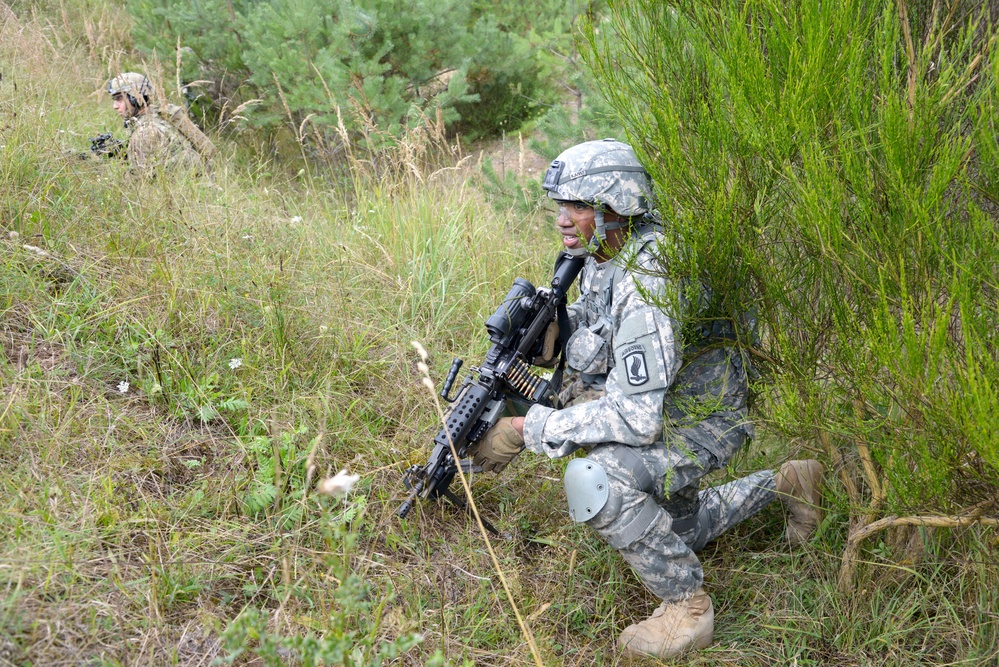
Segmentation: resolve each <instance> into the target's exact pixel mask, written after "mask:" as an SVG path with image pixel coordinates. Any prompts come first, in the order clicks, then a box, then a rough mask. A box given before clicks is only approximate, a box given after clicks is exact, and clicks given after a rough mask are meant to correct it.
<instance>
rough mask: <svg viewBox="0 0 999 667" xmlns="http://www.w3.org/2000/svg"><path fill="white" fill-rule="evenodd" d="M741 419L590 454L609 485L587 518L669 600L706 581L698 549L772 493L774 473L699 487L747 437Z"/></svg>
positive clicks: (731, 417)
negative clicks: (606, 495)
mask: <svg viewBox="0 0 999 667" xmlns="http://www.w3.org/2000/svg"><path fill="white" fill-rule="evenodd" d="M740 415H741V416H740ZM743 423H745V411H744V410H740V411H738V412H737V413H729V414H727V415H724V416H717V417H716V416H712V417H708V418H707V419H705V420H703V421H701V422H700V423H698V424H696V425H694V426H691V427H687V428H679V429H672V430H671V431H670V437H669V442H668V443H658V444H655V445H650V446H648V447H629V446H627V445H620V444H606V445H599V446H597V447H594V448H593V449H592V450H590V452H589V453H588V454H587V459H588V460H591V461H594V462H596V463H598V464H599V465H600V466H601V467H602V468H603V469H604V471H605V472H606V473H607V479H608V482H609V485H610V496H609V498H608V500H607V503H606V504H605V505H604V507H603V508H602V509H601V510H600V511H599V512H598V513H597V514H596V515H595V516H594V517H593V518H592V519H590V520H589V521H588V522H587V523H588V524H589V525H590V526H592V527H593V528H594V529H595V530H596V531H597V533H599V534H600V536H601V537H603V538H604V539H605V540H606V541H607V542H608V543H609V544H610V545H611V546H612V547H614V548H615V549H617V550H618V552H620V554H621V555H622V556H623V557H624V559H625V561H626V562H627V563H628V564H629V565H631V567H632V568H633V569H634V570H635V573H636V574H637V575H638V577H639V579H641V580H642V582H643V583H644V584H645V585H646V586H647V587H648V588H649V590H650V591H652V593H654V594H655V595H657V596H658V597H660V598H661V599H663V600H664V601H666V602H678V601H681V600H685V599H687V598H689V597H690V596H691V594H693V592H694V591H695V590H696V589H697V588H698V587H699V586H700V585H701V583H702V582H703V581H704V572H703V570H702V569H701V563H700V561H699V560H698V558H697V556H696V555H695V553H696V552H697V551H700V550H701V549H702V548H703V547H704V546H705V545H706V544H707V543H708V542H710V541H711V540H713V539H715V538H716V537H718V536H719V535H721V534H722V533H724V532H725V531H726V530H728V529H729V528H731V527H732V526H734V525H736V524H738V523H740V522H741V521H743V520H745V519H747V518H749V517H750V516H752V515H754V514H756V513H757V512H759V511H760V510H761V509H763V508H764V507H766V506H767V505H768V504H769V503H770V502H772V501H773V500H774V498H775V493H774V488H775V479H774V475H775V472H774V471H772V470H763V471H760V472H757V473H754V474H752V475H749V476H747V477H743V478H742V479H738V480H735V481H733V482H729V483H727V484H723V485H721V486H716V487H712V488H708V489H704V490H701V489H700V480H701V478H702V477H703V476H704V475H706V474H707V473H709V472H711V471H712V470H716V469H719V468H721V467H723V466H724V465H725V464H726V463H727V462H728V460H729V459H730V458H731V457H732V455H733V454H735V452H736V451H737V450H738V449H739V448H740V447H741V446H742V445H743V444H744V443H745V442H746V441H747V439H748V436H747V432H746V430H747V429H745V428H743V427H742V426H740V425H739V424H743Z"/></svg>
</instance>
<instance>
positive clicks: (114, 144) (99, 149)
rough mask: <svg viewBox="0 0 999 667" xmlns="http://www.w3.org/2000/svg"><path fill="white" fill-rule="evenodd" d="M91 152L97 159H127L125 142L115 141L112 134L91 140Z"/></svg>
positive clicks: (100, 135)
mask: <svg viewBox="0 0 999 667" xmlns="http://www.w3.org/2000/svg"><path fill="white" fill-rule="evenodd" d="M90 152H91V153H93V154H94V155H96V156H97V157H105V158H115V157H125V142H124V141H121V140H119V139H115V138H114V135H112V134H111V133H110V132H107V133H105V134H98V135H97V136H96V137H94V138H93V139H91V140H90Z"/></svg>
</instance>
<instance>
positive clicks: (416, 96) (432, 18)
mask: <svg viewBox="0 0 999 667" xmlns="http://www.w3.org/2000/svg"><path fill="white" fill-rule="evenodd" d="M129 7H130V11H131V13H132V14H133V16H134V17H135V29H134V35H135V41H136V45H137V46H138V48H139V49H140V50H142V51H143V52H144V53H145V54H146V55H147V56H152V55H153V54H154V53H156V54H157V55H158V57H159V59H160V60H164V61H169V62H173V61H174V58H173V57H172V54H173V52H174V49H175V47H176V45H177V44H178V41H179V43H180V44H181V46H182V48H181V54H180V55H181V69H182V71H181V76H182V78H183V79H184V80H186V81H194V80H205V81H209V82H211V84H212V85H211V87H210V89H209V92H208V93H207V94H208V97H210V98H211V100H212V104H213V105H214V107H215V109H214V113H215V114H217V115H219V116H220V118H219V120H221V121H223V122H224V121H225V120H226V119H227V116H226V114H227V113H228V114H231V113H232V112H233V110H234V109H235V108H236V106H237V105H238V104H239V103H241V102H244V101H248V100H249V99H251V98H258V99H261V100H262V102H261V103H260V104H259V105H257V106H254V107H252V108H248V109H245V110H244V112H243V115H245V116H246V117H247V118H249V119H250V120H251V121H252V122H253V123H254V124H256V125H257V126H264V127H274V126H276V125H278V124H280V123H285V122H287V123H289V125H290V126H293V129H294V130H295V131H296V133H297V134H298V138H299V139H302V137H303V135H304V136H310V137H311V136H312V129H311V126H310V125H309V123H311V125H312V126H315V127H316V128H317V130H316V132H319V133H320V134H321V135H323V136H326V135H327V134H329V133H328V132H327V131H326V130H327V128H330V127H331V126H332V127H334V128H335V126H336V124H337V122H338V115H337V113H336V112H335V110H334V109H335V107H339V108H340V109H341V110H342V113H341V114H340V119H342V121H343V123H344V124H345V125H346V129H347V130H349V131H351V132H354V133H357V134H362V135H364V136H366V137H367V136H368V134H367V131H368V130H370V129H371V128H372V127H378V128H379V129H380V130H381V131H382V132H383V133H385V134H382V135H380V136H395V135H398V134H400V133H401V132H402V130H403V128H405V127H412V126H415V125H416V124H419V123H420V122H422V117H423V116H424V115H430V116H433V115H434V114H435V113H436V109H440V110H442V111H443V114H444V120H445V122H447V123H449V124H455V123H457V125H456V128H457V129H459V130H460V131H462V132H466V133H469V134H471V135H473V136H486V135H491V134H496V133H498V132H499V131H501V130H502V129H505V128H509V127H516V126H519V124H520V123H521V122H523V121H524V120H525V119H527V118H529V117H531V116H532V115H535V114H536V113H537V111H538V109H539V108H541V107H539V106H538V104H537V103H536V100H537V99H539V98H544V100H546V101H547V100H548V98H549V97H550V95H548V96H546V94H545V92H544V91H543V82H542V80H541V79H540V78H539V75H538V72H537V66H536V58H535V52H534V49H533V46H532V45H531V44H530V42H529V41H528V40H527V39H526V38H525V37H523V36H521V35H520V34H518V32H517V31H516V26H505V25H501V24H500V23H499V22H498V21H497V19H496V18H495V17H494V15H493V14H492V13H491V11H492V10H491V7H490V5H488V4H483V5H482V6H475V5H472V4H469V3H466V2H459V1H457V0H446V1H444V2H427V1H425V0H420V1H417V2H408V1H406V2H404V1H402V0H363V1H360V2H348V1H346V0H344V1H341V2H335V3H332V5H331V4H330V3H324V2H319V1H318V0H278V1H275V2H251V1H249V0H232V2H229V1H225V2H223V1H221V0H204V1H203V2H194V3H191V2H187V0H133V1H132V2H131V3H130V5H129ZM306 121H308V123H307V122H306ZM459 121H460V122H459Z"/></svg>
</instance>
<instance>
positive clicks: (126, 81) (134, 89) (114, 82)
mask: <svg viewBox="0 0 999 667" xmlns="http://www.w3.org/2000/svg"><path fill="white" fill-rule="evenodd" d="M118 93H122V94H125V95H128V96H129V97H130V98H131V99H133V100H135V102H134V103H135V104H137V105H138V106H143V105H144V104H145V103H146V98H149V97H152V96H153V87H152V85H151V84H150V83H149V79H147V78H146V77H145V75H143V74H138V73H137V72H122V73H121V74H119V75H118V76H116V77H114V78H113V79H111V80H110V81H108V95H117V94H118Z"/></svg>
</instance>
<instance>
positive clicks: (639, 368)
mask: <svg viewBox="0 0 999 667" xmlns="http://www.w3.org/2000/svg"><path fill="white" fill-rule="evenodd" d="M624 369H625V377H627V378H628V384H630V385H631V386H632V387H641V386H642V385H643V384H645V383H646V382H648V381H649V367H648V365H647V364H646V363H645V348H642V349H638V350H635V351H634V352H629V353H627V354H625V355H624Z"/></svg>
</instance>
